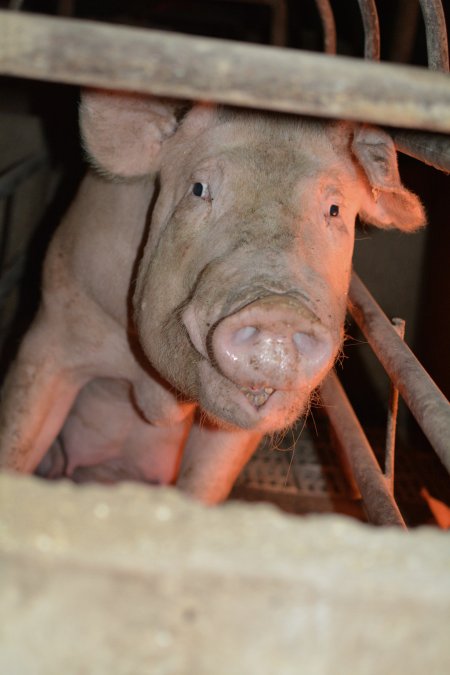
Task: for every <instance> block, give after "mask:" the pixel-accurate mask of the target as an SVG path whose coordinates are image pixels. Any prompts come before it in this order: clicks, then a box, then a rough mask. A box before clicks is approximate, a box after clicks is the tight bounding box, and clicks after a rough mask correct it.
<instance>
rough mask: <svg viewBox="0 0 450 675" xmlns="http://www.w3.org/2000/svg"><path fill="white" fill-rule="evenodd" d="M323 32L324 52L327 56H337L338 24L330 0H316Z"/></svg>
mask: <svg viewBox="0 0 450 675" xmlns="http://www.w3.org/2000/svg"><path fill="white" fill-rule="evenodd" d="M316 5H317V11H318V12H319V14H320V20H321V21H322V31H323V50H324V52H325V54H336V22H335V20H334V14H333V10H332V8H331V5H330V0H316Z"/></svg>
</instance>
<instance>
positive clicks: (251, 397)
mask: <svg viewBox="0 0 450 675" xmlns="http://www.w3.org/2000/svg"><path fill="white" fill-rule="evenodd" d="M239 391H241V392H242V393H243V394H244V396H245V398H246V399H247V401H249V403H251V404H252V406H253V407H254V408H256V409H257V410H259V408H262V406H263V405H264V404H265V403H267V401H268V400H269V398H270V397H271V396H272V394H273V392H274V391H275V389H272V387H262V388H261V389H254V388H252V387H239Z"/></svg>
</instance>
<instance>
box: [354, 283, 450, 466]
mask: <svg viewBox="0 0 450 675" xmlns="http://www.w3.org/2000/svg"><path fill="white" fill-rule="evenodd" d="M349 310H350V313H351V315H352V316H353V318H354V319H355V321H356V323H357V324H358V326H359V327H360V329H361V330H362V332H363V333H364V335H365V336H366V338H367V340H368V341H369V344H370V346H371V347H372V349H373V351H374V352H375V354H376V356H377V358H378V360H379V361H380V363H381V364H382V366H383V367H384V369H385V370H386V372H387V374H388V375H389V377H390V378H391V380H392V381H393V382H394V384H395V386H396V387H397V388H398V390H399V392H400V394H401V395H402V397H403V399H404V400H405V402H406V405H407V406H408V408H409V409H410V410H411V412H412V414H413V415H414V417H415V418H416V420H417V422H418V423H419V425H420V427H421V428H422V431H423V432H424V434H425V435H426V437H427V438H428V440H429V441H430V443H431V445H432V446H433V448H434V450H435V452H436V453H437V455H438V456H439V458H440V459H441V461H442V463H443V464H444V465H445V466H446V467H447V470H448V471H449V472H450V405H449V403H448V401H447V399H446V398H445V396H444V394H443V393H442V392H441V391H440V389H439V388H438V387H437V386H436V385H435V383H434V382H433V380H432V379H431V377H430V376H429V375H428V373H427V372H426V370H425V369H424V368H423V367H422V366H421V364H420V363H419V362H418V360H417V359H416V357H415V356H414V354H413V353H412V352H411V350H410V349H409V348H408V347H407V345H406V344H405V343H404V342H403V341H402V340H401V339H400V337H399V336H398V335H397V333H396V332H395V330H394V328H393V327H392V325H391V323H390V321H389V319H388V318H387V316H386V315H385V314H384V312H383V311H382V309H381V308H380V307H379V305H378V304H377V303H376V301H375V300H374V298H373V297H372V296H371V294H370V293H369V291H368V290H367V288H366V287H365V286H364V284H363V283H362V281H361V280H360V279H359V278H358V276H357V275H356V274H355V273H353V275H352V280H351V284H350V291H349Z"/></svg>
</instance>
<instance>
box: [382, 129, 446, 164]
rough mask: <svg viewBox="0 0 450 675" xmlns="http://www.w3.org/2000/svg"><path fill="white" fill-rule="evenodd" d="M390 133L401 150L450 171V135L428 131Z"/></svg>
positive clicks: (426, 162)
mask: <svg viewBox="0 0 450 675" xmlns="http://www.w3.org/2000/svg"><path fill="white" fill-rule="evenodd" d="M390 133H391V136H392V138H393V140H394V143H395V145H396V147H397V150H398V151H399V152H402V153H403V154H405V155H409V156H410V157H415V159H419V160H420V161H421V162H424V163H425V164H429V165H430V166H434V168H435V169H439V170H440V171H445V172H446V173H450V136H446V135H444V134H433V133H430V132H427V131H422V132H420V131H417V132H416V131H394V132H392V131H391V132H390Z"/></svg>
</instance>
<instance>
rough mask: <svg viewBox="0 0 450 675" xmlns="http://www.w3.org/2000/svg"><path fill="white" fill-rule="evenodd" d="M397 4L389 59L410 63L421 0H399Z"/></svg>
mask: <svg viewBox="0 0 450 675" xmlns="http://www.w3.org/2000/svg"><path fill="white" fill-rule="evenodd" d="M396 5H397V8H396V10H395V19H394V24H393V28H392V35H393V40H392V44H391V48H390V50H389V61H394V62H396V63H409V62H410V61H411V58H412V54H413V50H414V44H415V41H416V35H417V26H418V23H419V15H420V11H419V0H397V2H396Z"/></svg>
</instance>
